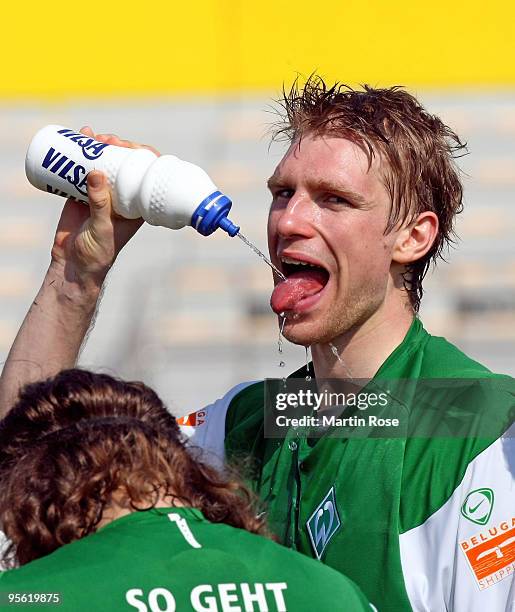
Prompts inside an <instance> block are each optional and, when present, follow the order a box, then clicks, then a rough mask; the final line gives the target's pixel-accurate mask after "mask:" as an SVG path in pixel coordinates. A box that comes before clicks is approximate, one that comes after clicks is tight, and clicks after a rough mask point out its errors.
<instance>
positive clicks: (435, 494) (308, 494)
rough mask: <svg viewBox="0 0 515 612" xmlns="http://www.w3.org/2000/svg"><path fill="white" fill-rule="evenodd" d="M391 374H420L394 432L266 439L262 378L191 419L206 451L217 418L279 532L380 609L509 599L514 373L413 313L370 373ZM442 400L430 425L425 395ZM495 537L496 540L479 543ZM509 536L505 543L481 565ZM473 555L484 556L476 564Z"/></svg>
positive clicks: (412, 377) (504, 605)
mask: <svg viewBox="0 0 515 612" xmlns="http://www.w3.org/2000/svg"><path fill="white" fill-rule="evenodd" d="M305 374H306V372H305V371H304V372H299V373H296V375H297V376H299V375H302V376H303V375H305ZM294 376H295V375H294ZM446 378H447V379H448V378H452V379H454V380H453V381H452V384H450V385H444V386H443V388H440V387H438V385H436V386H435V385H434V384H433V386H427V385H426V386H424V384H425V382H424V383H423V384H419V383H420V381H421V380H423V381H425V380H426V379H446ZM459 379H468V380H459ZM399 380H407V381H416V385H415V387H416V389H415V391H413V385H411V386H410V385H409V384H408V385H406V387H405V389H403V390H402V392H400V393H397V394H396V393H395V392H394V393H393V396H394V398H395V399H396V400H397V405H396V406H395V408H396V412H395V414H394V415H390V416H397V415H398V413H399V411H400V413H401V414H404V415H406V416H407V422H405V423H404V424H405V426H406V430H405V431H401V432H400V434H399V433H397V435H395V436H390V437H379V438H378V437H371V436H368V437H365V438H359V437H356V436H353V435H351V434H352V432H350V431H349V436H348V437H345V436H343V437H331V436H329V435H326V436H324V437H323V438H321V439H318V440H312V439H310V438H309V434H308V433H307V432H306V430H305V429H304V430H303V429H300V430H293V429H292V430H290V431H288V433H287V435H286V439H284V440H278V439H272V438H266V437H265V436H264V425H263V405H264V383H263V382H258V383H254V384H250V385H247V386H245V387H243V388H241V387H240V388H238V389H237V391H236V393H232V394H231V393H229V394H228V396H226V398H227V399H226V400H219V401H218V402H216V403H215V404H213V405H212V406H210V407H208V408H207V409H204V411H202V422H201V423H196V424H194V425H193V427H190V428H189V429H192V428H194V429H195V432H194V434H193V442H194V443H195V444H196V445H199V446H204V447H206V448H208V449H210V451H211V452H216V450H217V441H216V439H215V438H216V436H219V437H220V425H219V421H220V420H221V421H222V422H223V423H224V424H225V427H224V432H223V435H222V439H223V444H224V447H225V452H226V455H227V456H228V457H229V458H230V459H234V458H239V457H241V456H249V455H250V456H251V457H252V458H253V460H254V467H255V471H254V474H253V477H252V480H253V485H254V487H255V489H256V490H257V491H258V492H259V494H260V496H261V497H262V499H263V500H264V501H265V502H266V504H267V506H268V518H269V522H270V525H271V527H272V529H273V530H274V531H275V533H276V534H277V535H278V536H279V538H280V540H281V541H283V542H284V543H285V544H286V545H288V546H289V547H291V548H294V549H296V550H298V551H300V552H303V553H304V554H306V555H310V556H313V557H318V558H320V559H321V560H322V561H323V562H324V563H326V564H327V565H329V566H331V567H333V568H335V569H337V570H339V571H340V572H342V574H345V575H346V576H348V577H350V578H351V579H352V580H354V581H355V582H356V583H357V584H358V585H359V586H360V587H361V588H362V589H363V591H364V593H365V595H366V596H367V597H368V598H369V600H370V601H371V602H372V603H373V604H374V605H376V606H377V607H378V608H379V609H381V610H389V611H392V612H400V611H403V610H410V609H415V610H424V611H430V612H439V611H440V610H457V611H460V612H461V610H463V611H465V610H467V612H472V611H475V610H478V611H479V612H484V611H485V610H494V609H495V610H509V609H510V605H511V595H510V587H511V586H512V582H513V578H512V577H511V576H512V574H511V572H512V571H513V575H514V576H515V545H513V543H510V542H511V537H512V536H515V480H514V473H515V470H514V469H513V466H514V465H515V446H514V444H513V436H510V435H506V436H504V437H501V435H502V434H503V432H505V431H506V429H508V426H509V423H510V422H511V420H512V419H513V406H514V404H515V402H514V397H515V394H514V393H513V383H512V380H511V379H508V378H507V377H495V376H494V375H492V374H491V373H490V372H489V371H488V370H487V369H486V368H484V367H483V366H481V365H480V364H478V363H477V362H475V361H473V360H471V359H470V358H468V357H467V356H466V355H464V354H463V353H462V352H461V351H459V350H458V349H457V348H456V347H455V346H453V345H452V344H450V343H448V342H447V341H446V340H444V339H443V338H437V337H433V336H430V335H429V334H428V333H427V332H426V331H425V330H424V328H423V326H422V324H421V323H420V321H419V320H418V319H415V320H414V322H413V324H412V326H411V328H410V330H409V331H408V333H407V335H406V337H405V339H404V341H403V342H402V344H401V345H400V346H399V347H398V348H397V349H396V350H395V351H394V352H393V353H392V354H391V355H390V357H389V358H388V359H387V360H386V361H385V363H384V364H383V365H382V367H381V368H380V370H379V371H378V372H377V374H376V377H375V379H374V381H373V382H374V383H375V384H379V385H380V384H381V381H394V382H395V381H399ZM394 386H395V385H394ZM397 386H398V387H402V385H397ZM412 391H413V396H410V394H411V393H412ZM442 404H443V405H444V406H445V412H444V414H443V415H440V416H441V418H439V419H438V422H437V423H435V422H434V421H435V419H434V416H433V415H432V407H433V406H435V405H436V406H440V405H442ZM390 409H391V405H389V406H388V407H387V409H385V410H390ZM510 413H511V416H510ZM197 414H198V413H197ZM384 416H389V415H388V413H387V412H385V414H384ZM424 419H426V421H427V422H424ZM191 420H192V419H190V422H191ZM413 422H416V424H417V425H418V426H419V427H422V434H421V435H420V436H417V435H414V434H413V431H412V430H411V428H412V427H413ZM457 425H458V429H456V426H457ZM184 429H185V430H186V433H189V434H190V435H191V431H189V432H188V431H187V430H188V427H185V428H184ZM350 429H352V428H350ZM456 431H458V434H456ZM408 432H410V434H409V435H408ZM453 432H454V433H453ZM484 432H487V433H484ZM415 433H416V429H415ZM512 527H513V528H512ZM485 530H486V531H485ZM491 534H494V535H491ZM497 537H499V538H500V540H499V541H497V540H495V542H493V540H492V542H493V546H494V548H492V547H490V548H488V544H487V543H485V544H484V546H485V547H486V548H485V550H483V549H482V548H477V546H478V545H479V544H477V543H480V542H483V540H485V542H486V541H488V540H490V539H492V538H494V539H495V538H497ZM503 538H504V539H503ZM505 541H506V542H508V544H507V545H506V546H507V548H504V549H503V550H506V551H507V553H506V554H504V556H503V558H501V559H500V560H499V562H495V563H490V560H493V557H496V555H495V550H494V549H495V546H500V545H501V544H502V543H503V542H505ZM513 542H515V539H514V540H513ZM481 545H482V544H481ZM490 549H492V550H494V553H493V557H490V556H488V555H491V554H492V553H489V552H488V550H490ZM512 549H513V550H512ZM467 553H468V554H467ZM483 553H485V555H486V557H484V558H485V559H487V560H488V563H487V564H486V565H487V566H488V567H486V566H485V567H479V566H480V565H481V563H482V562H481V563H480V562H479V561H477V558H476V557H477V556H480V555H481V554H483Z"/></svg>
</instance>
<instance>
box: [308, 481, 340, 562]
mask: <svg viewBox="0 0 515 612" xmlns="http://www.w3.org/2000/svg"><path fill="white" fill-rule="evenodd" d="M306 527H307V529H308V533H309V538H310V540H311V545H312V546H313V550H314V551H315V554H316V556H317V558H318V559H320V558H321V557H322V554H323V552H324V550H325V548H326V546H327V545H328V544H329V540H330V539H331V538H332V537H333V535H334V534H335V533H336V532H337V531H338V529H340V527H341V521H340V517H339V515H338V510H337V508H336V497H335V494H334V486H332V487H331V488H330V489H329V491H328V493H327V495H326V496H325V497H324V499H323V500H322V501H321V502H320V503H319V504H318V506H317V507H316V508H315V511H314V512H313V514H312V515H311V516H310V518H309V520H308V522H307V523H306Z"/></svg>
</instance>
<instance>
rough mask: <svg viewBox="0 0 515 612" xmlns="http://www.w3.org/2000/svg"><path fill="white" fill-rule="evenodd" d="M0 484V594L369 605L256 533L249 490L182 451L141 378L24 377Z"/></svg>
mask: <svg viewBox="0 0 515 612" xmlns="http://www.w3.org/2000/svg"><path fill="white" fill-rule="evenodd" d="M0 490H1V496H0V525H1V526H2V529H3V530H4V531H5V533H6V535H7V537H8V538H9V539H10V541H11V543H10V546H9V547H8V548H7V551H6V552H5V553H4V559H3V562H4V566H6V567H11V568H12V569H11V570H10V571H6V572H0V591H5V592H24V593H25V592H31V593H33V592H36V591H42V590H44V591H45V592H46V593H51V594H52V593H58V594H59V595H56V597H58V600H56V599H52V600H51V601H53V602H54V603H56V602H57V601H59V602H61V603H62V604H63V605H62V609H63V610H64V611H66V612H68V611H69V612H82V611H84V612H85V611H88V612H89V610H100V609H102V610H110V611H111V612H121V611H126V610H133V609H137V610H139V611H140V612H141V611H142V610H163V611H164V610H168V611H169V612H172V611H174V610H197V611H199V612H209V611H211V612H213V611H215V610H222V609H223V610H226V609H229V607H231V608H232V609H235V608H233V605H234V604H236V603H237V604H239V606H240V607H239V609H255V607H254V606H255V604H256V605H257V606H258V609H260V610H271V611H272V610H276V611H279V610H286V609H289V610H296V611H299V612H304V611H305V612H307V611H311V610H314V609H318V610H328V611H329V610H331V611H332V610H335V609H338V610H345V611H347V612H364V611H365V610H369V609H370V608H369V605H368V602H367V601H366V599H365V597H364V596H363V594H362V593H361V591H360V590H359V589H358V588H357V587H356V586H355V585H354V584H353V583H352V582H351V581H349V580H348V579H347V578H345V577H344V576H342V575H341V574H339V573H338V572H336V571H334V570H332V569H330V568H327V567H325V566H323V565H322V564H320V563H317V562H315V561H313V560H311V559H308V558H306V557H304V556H302V555H300V554H298V553H295V552H293V551H290V550H288V549H286V548H284V547H282V546H280V545H279V544H276V543H275V542H273V541H271V540H270V539H268V538H264V537H257V536H258V535H267V529H266V527H265V523H264V519H263V518H257V516H256V508H255V506H254V500H253V497H252V496H251V495H250V493H249V492H248V491H247V490H246V489H245V487H244V486H243V485H241V484H240V483H239V481H238V480H237V478H235V477H232V476H222V475H220V474H219V473H217V472H216V471H214V470H213V469H211V468H209V467H207V466H205V465H203V464H202V463H200V462H198V461H196V460H195V459H194V458H193V456H192V454H191V451H190V450H188V449H187V448H186V447H185V445H184V441H183V439H182V437H181V434H180V433H179V430H178V427H177V424H176V422H175V418H174V417H173V416H172V415H171V414H169V413H168V411H167V410H166V408H165V407H164V405H163V403H162V402H161V400H160V399H159V398H158V396H157V395H156V394H155V393H154V392H153V391H152V390H151V389H149V388H148V387H146V386H145V385H143V384H142V383H133V382H123V381H120V380H116V379H114V378H112V377H110V376H106V375H99V374H92V373H90V372H86V371H81V370H68V371H64V372H62V373H61V374H59V375H57V376H56V377H55V378H53V379H49V380H47V381H45V382H42V383H36V384H32V385H29V386H27V387H26V388H25V389H24V390H23V391H22V392H21V394H20V398H19V400H18V402H17V404H16V405H15V406H14V407H13V408H12V410H11V412H10V413H8V415H7V416H6V417H5V419H4V420H3V421H2V422H0ZM235 528H236V529H235ZM248 532H250V533H248ZM17 566H20V567H17ZM308 578H309V579H310V580H312V581H313V585H312V587H311V588H310V591H309V593H306V592H305V583H306V579H308ZM45 597H46V596H45ZM61 598H62V600H61ZM335 600H336V601H337V602H338V604H337V607H335ZM147 604H148V605H147Z"/></svg>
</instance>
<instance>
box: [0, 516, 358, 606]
mask: <svg viewBox="0 0 515 612" xmlns="http://www.w3.org/2000/svg"><path fill="white" fill-rule="evenodd" d="M0 592H2V594H3V595H2V597H3V600H2V604H4V605H3V606H1V607H2V609H4V606H5V603H6V601H7V600H6V597H7V593H20V592H25V593H54V592H55V593H60V594H61V601H62V604H61V605H60V606H58V607H57V608H54V607H53V606H50V605H47V606H45V607H44V609H56V610H62V611H63V612H65V611H66V612H68V611H69V612H81V611H88V612H91V611H101V610H108V611H110V612H116V611H118V610H120V611H122V610H123V611H125V612H128V611H130V610H138V611H139V612H145V611H147V610H149V611H151V612H156V611H161V612H163V611H168V612H172V611H174V610H179V611H180V610H198V611H209V612H211V611H213V612H214V611H224V612H225V611H226V610H227V611H234V612H236V611H237V610H247V609H248V610H255V611H260V612H264V611H267V610H270V611H272V610H275V611H279V610H292V611H297V610H299V611H304V610H305V611H306V612H308V611H309V612H313V611H314V610H327V611H330V610H331V611H332V610H348V611H356V612H358V611H364V610H370V607H369V606H368V603H367V601H366V600H365V599H364V597H363V595H362V594H361V592H360V591H359V589H358V588H357V587H356V586H355V585H353V584H352V583H351V582H350V581H349V580H347V579H346V578H344V577H343V576H341V575H340V574H338V573H337V572H335V571H334V570H331V569H330V568H327V567H324V566H323V565H322V564H320V563H317V562H315V561H312V560H310V559H307V558H305V557H303V556H301V555H298V554H296V553H294V552H292V551H290V550H288V549H286V548H284V547H282V546H280V545H279V544H276V543H275V542H272V541H270V540H268V539H266V538H263V537H260V536H256V535H254V534H251V533H248V532H246V531H244V530H241V529H236V528H234V527H230V526H228V525H225V524H221V523H218V524H214V523H210V522H208V521H207V520H206V519H205V518H204V517H203V515H202V513H201V512H200V511H198V510H195V509H191V508H170V509H154V510H150V511H145V512H134V513H132V514H130V515H127V516H124V517H122V518H119V519H117V520H115V521H113V522H112V523H109V524H108V525H106V526H105V527H103V528H101V529H99V530H98V531H97V532H96V533H94V534H92V535H89V536H87V537H85V538H83V539H81V540H77V541H76V542H73V543H71V544H67V545H66V546H63V547H62V548H59V549H58V550H56V551H54V552H53V553H52V554H50V555H48V556H46V557H42V558H40V559H38V560H36V561H33V562H31V563H28V564H27V565H24V566H22V567H20V568H17V569H14V570H10V571H7V572H4V573H2V574H0ZM5 609H6V610H7V609H12V610H18V609H27V610H29V609H31V610H33V609H34V606H18V605H16V606H12V607H11V606H5ZM39 609H40V608H39Z"/></svg>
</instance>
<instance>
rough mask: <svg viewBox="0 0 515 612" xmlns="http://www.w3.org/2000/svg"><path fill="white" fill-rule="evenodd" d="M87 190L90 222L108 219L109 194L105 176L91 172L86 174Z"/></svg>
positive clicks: (109, 209)
mask: <svg viewBox="0 0 515 612" xmlns="http://www.w3.org/2000/svg"><path fill="white" fill-rule="evenodd" d="M87 190H88V198H89V204H90V206H89V208H90V213H91V218H92V220H104V219H108V218H109V217H110V215H111V192H110V190H109V185H108V183H107V178H106V176H105V174H104V173H103V172H100V171H99V170H92V171H91V172H90V173H89V174H88V181H87Z"/></svg>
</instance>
